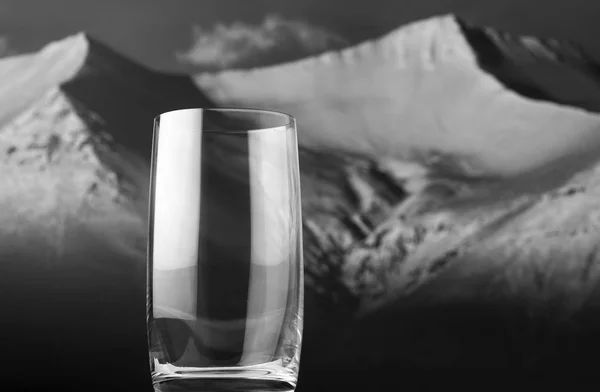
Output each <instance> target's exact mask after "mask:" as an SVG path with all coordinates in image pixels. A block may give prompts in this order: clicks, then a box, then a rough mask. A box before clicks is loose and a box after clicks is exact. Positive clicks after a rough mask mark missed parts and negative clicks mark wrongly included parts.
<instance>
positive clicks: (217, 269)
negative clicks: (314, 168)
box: [147, 109, 303, 392]
mask: <svg viewBox="0 0 600 392" xmlns="http://www.w3.org/2000/svg"><path fill="white" fill-rule="evenodd" d="M153 140H154V142H153V151H152V169H151V186H150V206H149V239H148V265H147V328H148V348H149V355H150V368H151V374H152V382H153V385H154V388H155V390H156V391H162V392H165V391H203V390H207V391H208V390H229V391H237V390H240V391H241V390H243V391H253V390H256V391H258V390H260V391H293V390H294V389H295V387H296V382H297V377H298V369H299V361H300V347H301V341H302V317H303V266H302V216H301V200H300V174H299V167H298V145H297V135H296V122H295V120H294V118H293V117H291V116H289V115H286V114H283V113H277V112H271V111H265V110H253V109H183V110H176V111H172V112H167V113H164V114H161V115H160V116H158V117H157V118H156V119H155V124H154V139H153Z"/></svg>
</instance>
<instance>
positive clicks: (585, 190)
mask: <svg viewBox="0 0 600 392" xmlns="http://www.w3.org/2000/svg"><path fill="white" fill-rule="evenodd" d="M565 59H566V60H565ZM536 64H538V65H539V66H540V67H542V68H543V69H545V70H546V71H547V72H548V74H547V75H551V77H550V79H545V78H544V77H545V76H544V75H546V74H542V73H538V72H537V71H536V70H537V68H536ZM595 67H596V65H594V64H593V63H591V62H589V61H588V60H587V59H586V58H585V56H584V55H583V54H580V53H579V52H575V51H572V50H570V49H568V47H567V46H561V45H560V44H558V43H556V42H555V41H544V40H541V39H534V38H527V39H525V38H515V37H509V36H506V35H502V34H500V33H497V32H494V31H493V30H490V29H477V28H474V27H472V26H466V24H464V23H461V22H460V21H458V20H456V19H455V18H451V17H445V18H437V19H433V20H429V21H425V22H422V23H419V24H414V25H410V26H406V27H403V28H400V29H399V30H398V31H396V32H393V33H391V34H390V35H387V36H385V37H382V38H381V39H380V40H376V41H374V42H366V43H364V44H361V45H359V46H357V47H351V48H346V49H343V50H341V51H333V52H329V53H325V54H323V55H320V56H316V57H311V58H307V59H305V60H301V61H298V62H293V63H289V64H283V65H278V66H272V67H267V68H256V69H252V70H244V71H234V70H232V71H224V72H220V73H210V74H209V73H207V74H202V75H197V76H196V77H195V78H194V79H195V83H196V86H198V87H196V86H195V85H194V83H192V81H191V79H189V78H187V77H182V76H172V75H161V74H157V73H154V72H151V71H149V70H147V69H144V68H143V67H141V66H139V65H137V64H134V63H132V62H130V61H128V60H127V59H126V58H124V57H122V56H120V55H118V54H117V53H115V52H113V51H111V50H110V49H109V48H106V47H105V46H103V45H102V44H100V43H98V42H95V41H94V40H93V39H91V38H89V37H88V36H86V35H76V36H72V37H68V38H66V39H64V40H62V41H60V42H56V43H52V44H50V45H48V46H47V47H46V48H44V49H43V50H42V51H41V52H39V53H35V54H29V55H22V56H15V57H8V58H5V59H2V60H0V78H2V81H3V83H2V87H1V88H0V174H1V177H2V179H3V183H2V186H1V187H0V207H1V208H0V214H1V215H0V216H1V219H0V261H1V266H2V267H1V273H0V287H2V290H3V291H5V292H6V294H3V295H2V296H1V297H2V300H3V303H2V308H3V309H4V310H5V313H4V314H5V315H6V320H8V321H7V322H6V323H5V326H6V333H5V336H12V337H13V338H12V339H11V342H10V343H9V348H8V354H6V358H9V362H10V365H11V366H13V367H14V371H12V370H11V371H12V374H14V375H15V377H16V380H17V382H20V383H21V385H25V384H26V383H27V382H30V381H31V379H30V377H29V374H30V373H29V370H28V369H29V368H30V366H36V367H37V368H38V369H40V380H44V378H43V376H44V375H46V373H45V371H46V372H47V375H54V376H57V375H58V376H59V377H64V379H65V380H69V382H70V383H71V384H70V385H73V387H74V388H75V387H78V386H79V387H81V388H85V389H87V390H90V389H89V388H92V389H93V388H97V389H98V390H106V388H111V390H121V389H123V390H131V388H132V385H138V386H139V385H143V383H144V382H146V387H148V385H149V384H148V383H149V378H148V377H149V376H148V374H147V368H146V364H147V355H146V348H145V344H146V341H145V318H144V311H145V308H144V303H145V299H144V295H145V294H144V284H145V270H144V263H145V246H146V213H147V212H146V211H147V200H148V196H147V189H148V174H149V172H148V169H149V157H150V142H151V133H152V119H153V118H154V116H156V115H157V114H159V113H161V112H164V111H168V110H171V109H175V108H182V107H194V106H196V107H206V106H221V105H223V106H230V105H235V106H261V107H265V108H270V109H280V110H284V111H287V112H290V113H291V114H293V115H295V116H296V117H297V118H298V121H299V126H300V129H299V138H300V141H301V144H302V146H301V172H302V173H301V175H302V187H303V208H304V229H305V266H306V280H307V290H306V296H307V299H306V334H305V344H304V352H303V359H302V361H303V362H302V366H303V369H305V370H303V373H302V376H301V379H303V380H304V384H302V383H301V388H302V387H303V386H302V385H304V388H307V389H306V390H309V389H310V385H312V384H311V380H316V376H315V375H316V374H319V372H320V371H322V370H323V369H326V370H327V371H328V372H331V371H333V370H335V369H337V368H338V367H339V369H352V368H353V367H357V368H358V367H360V366H361V364H364V363H368V364H371V365H377V364H380V365H382V366H383V367H382V368H384V367H385V366H384V365H385V364H386V363H387V364H394V366H396V365H398V366H400V365H402V366H409V367H414V366H417V367H419V366H420V367H431V366H443V367H454V368H460V367H463V368H464V367H481V366H484V367H486V366H493V367H516V368H523V367H536V366H552V365H557V366H567V365H569V366H583V365H585V363H586V362H585V360H584V358H585V355H586V354H589V353H592V352H594V350H595V349H596V348H597V347H598V346H597V343H598V342H597V338H596V340H594V339H592V337H593V336H594V335H593V332H594V331H595V330H596V328H597V326H598V325H600V324H598V323H597V320H596V319H595V318H594V314H595V309H596V304H597V303H598V297H597V293H596V289H595V288H596V286H597V283H598V278H599V275H598V267H597V266H598V259H599V255H598V250H597V244H596V243H597V238H598V233H599V231H600V208H599V207H600V206H599V203H600V202H599V201H598V200H600V199H599V198H598V194H599V193H600V186H599V184H600V176H599V175H598V170H600V167H598V166H597V164H596V161H597V157H598V156H600V155H598V154H597V153H598V151H600V148H599V147H600V116H599V115H597V114H595V113H594V112H593V111H594V110H596V106H595V105H596V104H597V102H598V97H599V96H600V95H598V92H597V91H596V90H595V89H594V86H595V85H596V84H597V80H598V78H600V76H599V75H600V74H597V73H596V72H595V69H596V68H595ZM563 77H564V78H566V79H563ZM547 80H550V81H552V82H553V84H552V83H549V82H548V83H547ZM563 80H565V81H564V82H562V81H563ZM571 81H572V82H571ZM580 81H585V82H580ZM554 82H555V83H554ZM575 83H583V84H581V85H585V86H586V87H585V89H566V90H564V92H563V90H562V89H561V86H563V85H564V86H567V87H570V86H572V85H574V84H575ZM578 85H579V84H578ZM3 329H4V328H3ZM482 330H485V333H483V332H482ZM48 358H51V360H50V362H51V364H48V362H49V360H48ZM83 358H86V359H85V360H84V359H83ZM24 364H26V365H24ZM371 365H369V366H371ZM44 369H46V370H44ZM123 369H127V371H124V370H123ZM332 369H333V370H332ZM361 372H363V373H362V375H363V377H362V378H361V377H358V376H357V379H355V380H354V381H355V382H357V383H360V382H361V380H363V381H364V382H367V381H368V382H371V381H372V373H369V371H365V370H364V369H363V370H361ZM73 374H75V375H77V376H75V377H74V376H72V375H73ZM106 374H117V375H119V376H118V377H115V378H111V377H107V376H106ZM369 380H371V381H369ZM78 383H80V384H78ZM90 385H94V387H90ZM140 388H141V387H140ZM93 390H96V389H93Z"/></svg>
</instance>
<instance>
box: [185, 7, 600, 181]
mask: <svg viewBox="0 0 600 392" xmlns="http://www.w3.org/2000/svg"><path fill="white" fill-rule="evenodd" d="M195 80H196V83H197V84H198V86H200V88H201V89H202V90H203V91H204V92H205V93H207V94H208V95H209V96H210V97H211V98H212V99H213V100H214V101H215V102H217V103H218V104H221V105H238V104H245V105H250V106H252V105H254V106H266V107H271V108H274V109H280V110H283V111H287V112H291V113H294V114H295V115H296V116H297V118H298V119H299V122H300V124H303V126H304V128H303V129H304V130H303V132H301V133H300V135H299V137H300V142H301V144H303V145H304V146H306V147H309V148H317V149H328V150H331V149H333V150H339V151H345V152H354V153H360V154H363V155H367V156H378V157H382V156H383V157H390V158H397V159H409V160H412V161H417V162H420V163H422V164H425V165H426V166H429V167H432V168H434V169H438V170H439V171H443V172H445V174H448V172H449V171H450V172H452V174H459V175H466V176H501V177H511V176H516V175H520V174H522V173H527V172H531V171H535V170H538V169H540V168H543V167H548V166H547V165H548V164H555V163H556V162H557V161H560V164H561V165H564V162H563V159H567V160H568V157H569V156H570V155H572V154H571V153H572V152H573V151H577V154H579V153H581V155H583V156H585V154H586V152H587V153H589V154H592V155H595V154H596V153H597V151H596V150H594V151H593V152H590V150H592V149H598V146H600V133H598V131H597V130H598V129H599V128H600V123H599V119H600V117H598V116H596V115H592V114H589V113H586V112H584V111H582V110H578V109H577V108H574V107H567V106H563V105H558V104H555V103H551V102H544V101H534V100H531V99H527V98H525V97H523V96H521V95H519V94H517V93H516V92H515V91H512V90H510V89H507V88H505V87H504V86H503V85H502V84H501V83H500V82H499V81H498V80H497V79H496V78H495V77H493V76H492V75H491V74H488V73H487V72H486V71H485V70H482V69H481V67H480V65H479V63H478V55H477V53H476V52H475V51H474V49H473V48H472V47H471V46H470V45H469V42H468V40H467V39H466V38H465V35H464V34H463V32H462V28H461V25H460V23H459V21H458V20H457V19H456V18H454V17H452V16H446V17H439V18H433V19H429V20H425V21H421V22H417V23H413V24H411V25H408V26H403V27H400V28H399V29H397V30H396V31H393V32H391V33H390V34H388V35H386V36H384V37H382V38H381V39H378V40H374V41H370V42H365V43H363V44H360V45H358V46H355V47H351V48H347V49H344V50H342V51H333V52H329V53H326V54H324V55H322V56H318V57H313V58H309V59H305V60H301V61H297V62H292V63H287V64H283V65H279V66H272V67H265V68H256V69H253V70H249V71H237V70H231V71H224V72H220V73H202V74H199V75H197V76H196V78H195ZM259 86H261V87H260V88H259ZM589 163H590V162H589V160H588V161H585V162H583V161H581V165H580V167H575V168H574V170H575V171H576V170H577V169H580V168H581V167H585V166H586V165H589ZM569 164H573V165H575V166H577V165H576V164H575V163H574V162H569Z"/></svg>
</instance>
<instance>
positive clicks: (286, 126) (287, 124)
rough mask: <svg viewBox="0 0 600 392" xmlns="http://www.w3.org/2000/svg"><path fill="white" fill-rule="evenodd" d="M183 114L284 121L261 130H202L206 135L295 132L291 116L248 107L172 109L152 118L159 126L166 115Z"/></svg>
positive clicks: (293, 119)
mask: <svg viewBox="0 0 600 392" xmlns="http://www.w3.org/2000/svg"><path fill="white" fill-rule="evenodd" d="M183 112H197V113H202V112H213V113H220V114H226V113H244V114H254V115H258V114H263V115H269V116H273V117H274V118H275V117H278V118H281V119H284V120H283V121H282V123H281V125H277V126H273V127H261V128H249V129H237V130H228V129H225V130H213V129H202V132H206V133H256V132H270V131H290V130H294V131H295V124H296V118H295V117H294V116H292V115H291V114H288V113H285V112H281V111H277V110H271V109H259V108H250V107H190V108H182V109H174V110H168V111H166V112H163V113H160V114H158V115H157V116H155V117H154V122H155V123H156V122H158V123H159V124H160V118H161V117H163V116H167V115H176V114H181V113H183Z"/></svg>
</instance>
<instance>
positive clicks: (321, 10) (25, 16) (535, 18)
mask: <svg viewBox="0 0 600 392" xmlns="http://www.w3.org/2000/svg"><path fill="white" fill-rule="evenodd" d="M266 13H278V14H280V15H283V16H285V17H289V18H301V19H304V20H306V21H308V22H312V23H315V24H319V25H321V26H325V27H328V28H330V29H331V30H333V31H336V32H339V33H341V34H343V35H344V36H346V37H347V38H349V39H351V40H352V41H353V42H357V41H360V40H364V39H366V38H373V37H376V36H378V35H380V34H382V33H385V32H387V31H389V30H391V29H393V28H395V27H397V26H399V25H401V24H403V23H406V22H409V21H414V20H417V19H421V18H425V17H428V16H433V15H437V14H446V13H456V14H458V15H460V16H462V17H464V18H466V19H468V20H469V21H472V22H476V23H479V24H486V25H490V26H493V27H497V28H502V29H506V30H508V31H511V32H515V33H530V34H536V35H542V36H555V37H557V38H570V39H573V40H576V41H578V42H580V43H581V44H583V45H584V46H585V47H586V48H588V50H590V51H591V52H593V53H594V54H595V55H596V56H597V57H598V58H600V0H363V1H360V2H359V1H355V0H0V34H4V35H8V37H9V39H10V40H11V43H12V45H14V46H15V47H16V48H17V49H21V50H23V49H26V50H30V49H35V48H38V47H39V46H41V45H43V44H44V43H46V42H48V41H51V40H55V39H59V38H61V37H64V36H65V35H68V34H71V33H74V32H77V31H86V32H88V33H90V34H91V35H93V36H94V37H96V38H98V39H100V40H102V41H104V42H106V43H108V44H110V45H111V46H112V47H113V48H116V49H118V50H119V51H121V52H124V53H127V54H129V55H130V56H131V57H133V58H134V59H136V60H139V61H142V62H144V63H145V64H147V65H149V66H151V67H153V68H157V69H171V70H172V69H175V66H176V63H175V59H174V52H175V51H176V50H178V49H185V48H187V47H188V46H189V43H190V39H191V26H192V25H193V24H195V23H197V24H200V25H201V26H203V27H210V26H211V25H212V24H214V23H215V22H218V21H222V22H231V21H235V20H242V21H246V22H257V21H259V20H261V19H262V17H263V16H264V15H265V14H266Z"/></svg>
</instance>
